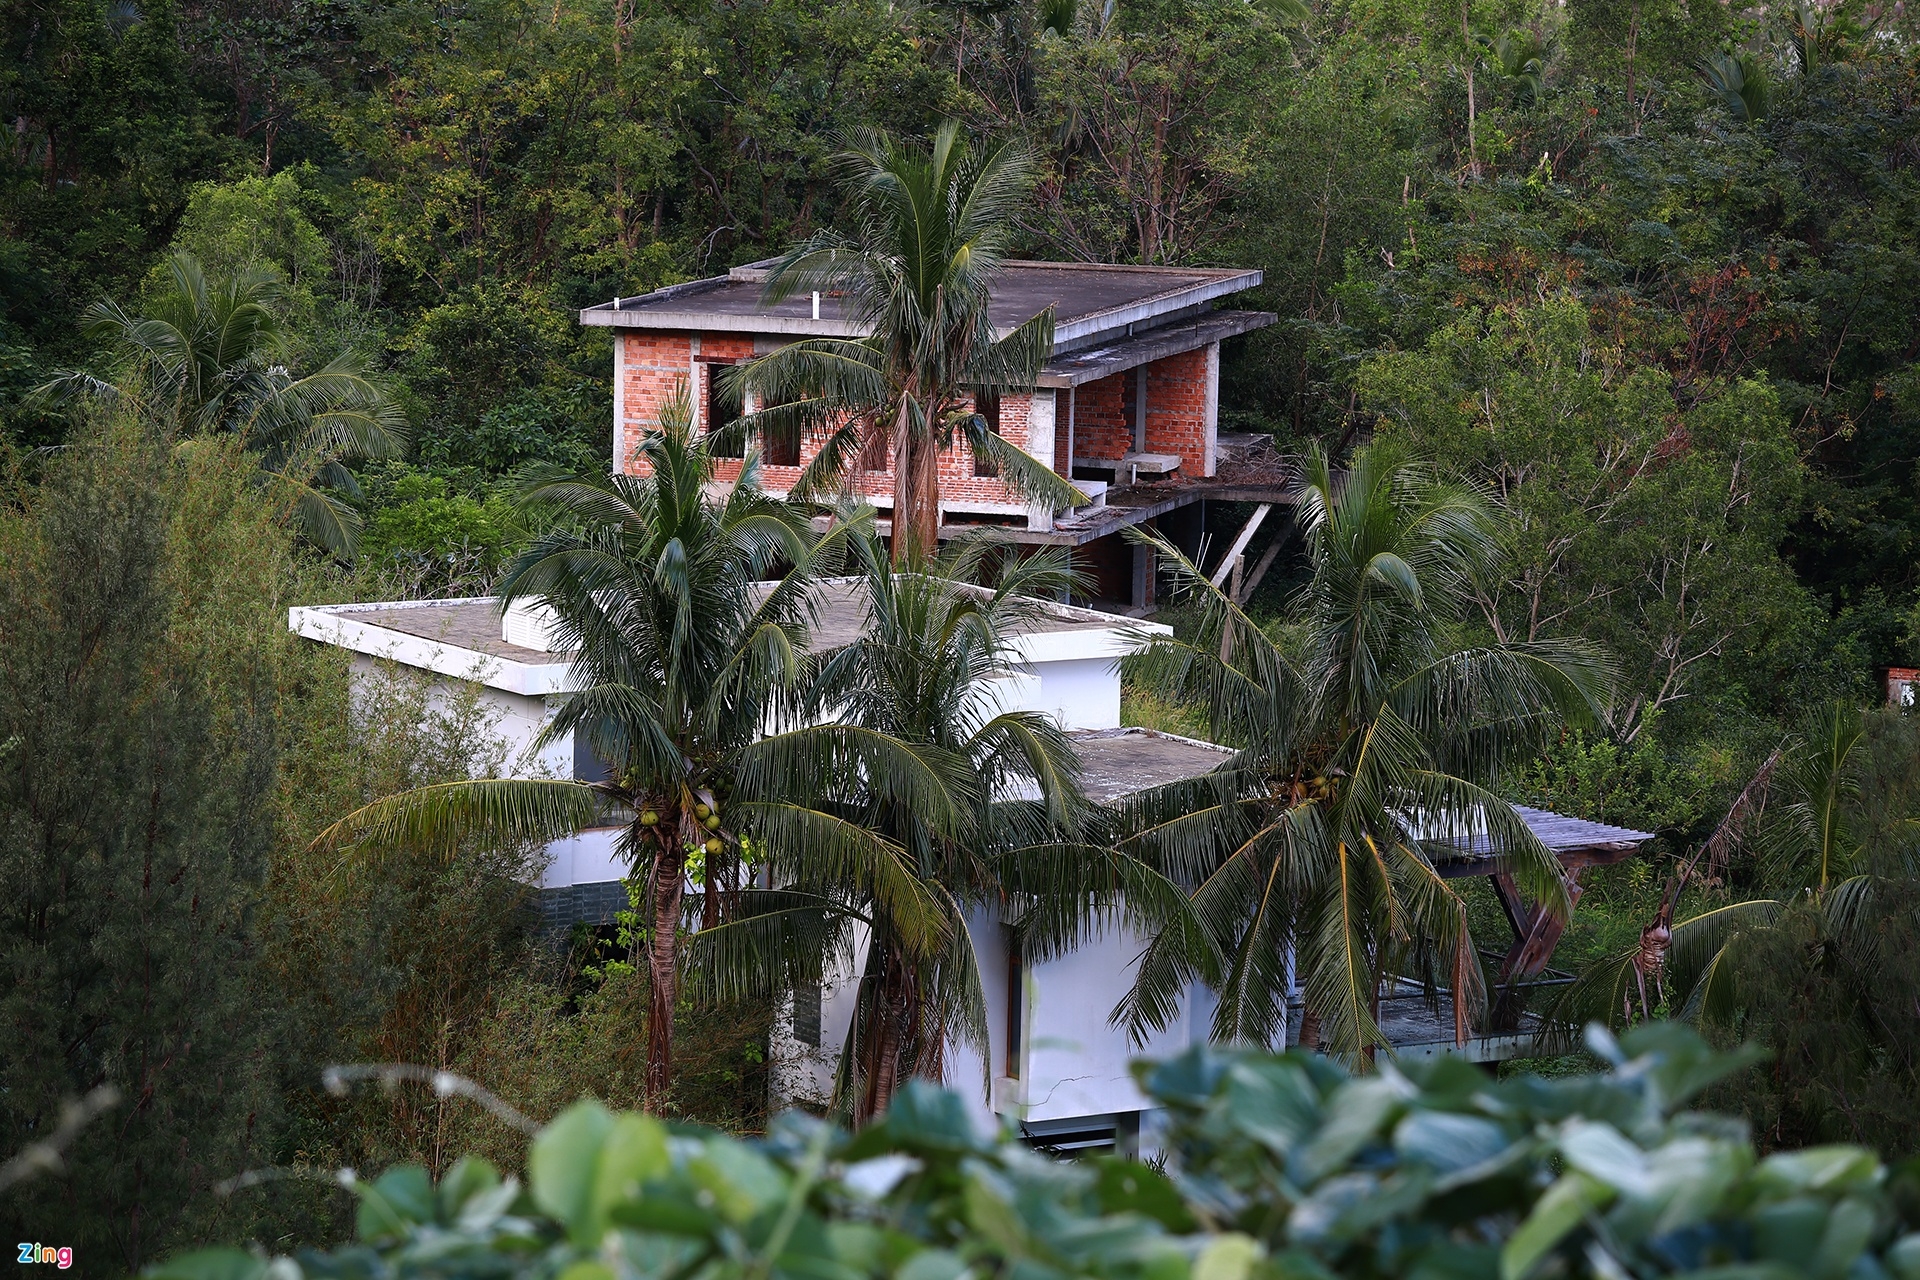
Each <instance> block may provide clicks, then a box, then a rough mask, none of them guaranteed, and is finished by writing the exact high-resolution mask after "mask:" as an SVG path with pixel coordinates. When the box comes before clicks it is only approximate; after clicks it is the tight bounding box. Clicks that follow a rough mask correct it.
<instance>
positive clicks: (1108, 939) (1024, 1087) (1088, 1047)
mask: <svg viewBox="0 0 1920 1280" xmlns="http://www.w3.org/2000/svg"><path fill="white" fill-rule="evenodd" d="M1145 945H1146V940H1145V939H1144V938H1142V937H1141V936H1139V935H1138V934H1135V933H1133V932H1132V931H1131V930H1125V929H1120V928H1117V927H1116V928H1115V929H1113V930H1111V931H1109V932H1108V933H1107V934H1106V935H1105V936H1104V937H1100V938H1097V939H1094V940H1093V941H1091V942H1089V943H1087V945H1085V946H1083V947H1081V948H1079V949H1078V950H1077V951H1074V952H1072V953H1071V954H1069V955H1065V956H1062V957H1060V958H1059V959H1058V960H1049V961H1047V962H1046V963H1044V964H1037V965H1035V966H1033V968H1032V970H1031V971H1030V973H1029V976H1028V981H1027V984H1026V991H1027V1001H1028V1006H1029V1007H1028V1010H1027V1018H1026V1022H1027V1051H1026V1054H1025V1055H1024V1057H1025V1062H1024V1064H1023V1070H1022V1073H1021V1080H1020V1087H1019V1089H1018V1090H1017V1092H1016V1093H1015V1095H1014V1096H1012V1097H1009V1098H1008V1099H1006V1102H1008V1103H1015V1104H1017V1109H1018V1111H1019V1113H1020V1115H1021V1118H1023V1119H1029V1120H1056V1119H1063V1118H1066V1117H1069V1116H1089V1115H1105V1114H1109V1113H1112V1112H1119V1111H1140V1110H1143V1109H1145V1108H1146V1107H1147V1105H1148V1102H1147V1098H1146V1096H1145V1095H1144V1094H1142V1093H1141V1092H1140V1090H1139V1089H1138V1088H1137V1087H1135V1085H1134V1083H1133V1077H1132V1075H1131V1074H1130V1073H1129V1071H1128V1067H1129V1064H1131V1063H1132V1062H1133V1060H1134V1059H1135V1058H1139V1057H1149V1058H1152V1057H1168V1056H1171V1055H1173V1054H1176V1053H1179V1052H1180V1051H1181V1050H1183V1049H1185V1048H1187V1047H1188V1045H1190V1044H1192V1043H1193V1042H1194V1031H1195V1028H1194V1026H1193V1025H1192V1020H1191V1018H1190V1016H1189V1015H1190V1013H1191V1005H1192V1001H1191V999H1190V998H1189V999H1188V1000H1185V1001H1183V1002H1182V1003H1183V1005H1184V1006H1187V1007H1186V1008H1183V1011H1182V1014H1181V1016H1180V1017H1179V1018H1178V1019H1177V1020H1176V1021H1175V1022H1174V1024H1173V1025H1172V1026H1171V1027H1169V1028H1168V1029H1167V1030H1166V1031H1164V1032H1162V1033H1161V1034H1159V1035H1157V1036H1155V1037H1153V1038H1152V1039H1151V1040H1150V1041H1148V1043H1147V1044H1145V1045H1144V1046H1141V1047H1140V1048H1134V1047H1133V1046H1132V1045H1130V1044H1129V1043H1128V1042H1127V1033H1126V1031H1125V1029H1124V1028H1121V1027H1114V1026H1109V1025H1108V1023H1107V1017H1108V1015H1109V1014H1111V1013H1112V1012H1113V1008H1114V1006H1115V1005H1116V1004H1118V1003H1119V1001H1120V998H1121V997H1122V996H1124V995H1125V994H1126V992H1127V989H1128V988H1129V987H1131V986H1132V985H1133V978H1134V974H1135V972H1136V971H1137V969H1138V967H1139V963H1140V951H1141V949H1142V948H1143V947H1144V946H1145ZM1198 1030H1199V1034H1200V1038H1201V1039H1205V1034H1206V1028H1205V1026H1204V1024H1203V1025H1202V1026H1200V1027H1199V1028H1198ZM1003 1109H1007V1110H1013V1109H1015V1108H1011V1107H1005V1106H1004V1104H1003Z"/></svg>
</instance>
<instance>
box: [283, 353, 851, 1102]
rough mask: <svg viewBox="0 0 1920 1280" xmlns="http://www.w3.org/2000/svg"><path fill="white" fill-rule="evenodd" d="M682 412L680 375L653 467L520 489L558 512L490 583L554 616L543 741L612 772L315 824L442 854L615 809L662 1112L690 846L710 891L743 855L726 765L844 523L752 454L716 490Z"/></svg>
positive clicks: (414, 802) (432, 799) (370, 810)
mask: <svg viewBox="0 0 1920 1280" xmlns="http://www.w3.org/2000/svg"><path fill="white" fill-rule="evenodd" d="M691 421H692V414H691V410H690V407H689V404H688V399H687V396H686V393H685V389H684V387H683V388H682V389H681V391H680V392H679V394H678V395H676V396H675V397H674V398H673V399H671V400H670V401H669V403H668V405H667V407H666V408H665V410H664V411H663V413H662V416H661V422H660V429H659V430H658V431H657V432H655V433H653V434H650V435H649V436H648V437H647V438H646V439H645V440H644V441H643V442H642V443H641V446H640V456H641V457H642V458H643V459H644V460H645V462H646V464H647V465H646V467H645V471H646V474H645V475H615V476H595V477H591V478H557V479H547V480H544V481H542V482H540V483H538V484H537V485H536V486H535V487H533V488H532V489H531V490H530V492H529V493H528V494H527V495H526V499H525V500H526V501H527V502H528V503H530V504H533V505H535V506H537V507H542V508H545V509H546V510H547V511H548V512H549V513H550V514H552V515H554V516H556V517H557V519H556V520H555V521H554V529H553V531H552V532H549V533H547V534H544V535H542V536H541V537H540V538H538V539H536V540H535V541H534V542H533V544H532V545H531V546H529V547H528V548H527V550H526V551H524V552H522V553H521V554H520V556H519V557H518V558H517V559H516V560H515V561H514V562H513V564H512V565H511V566H510V567H509V569H508V572H507V574H506V577H505V579H504V581H503V583H502V588H501V595H502V598H503V602H511V601H513V600H516V599H531V600H533V601H536V602H538V603H539V604H540V605H542V606H544V607H545V608H546V609H547V610H549V611H550V616H551V618H552V629H553V632H554V634H555V636H556V637H557V639H556V641H555V646H556V648H558V649H561V650H565V651H567V652H570V653H571V654H572V671H573V682H574V684H575V686H576V689H577V692H575V693H574V694H573V695H572V697H570V698H569V699H568V701H567V702H566V704H565V705H564V706H563V707H562V708H561V710H560V711H559V713H558V714H557V715H555V716H554V718H553V720H552V722H551V723H550V724H549V725H548V726H547V727H546V728H545V729H544V730H543V732H542V735H541V738H540V739H539V742H540V743H546V742H552V741H557V740H563V739H565V738H567V737H570V736H573V735H576V734H578V735H579V737H580V738H584V739H585V741H587V742H588V743H590V744H591V745H592V749H593V751H594V752H595V754H596V755H597V756H598V757H599V758H600V759H601V760H603V761H606V762H607V763H608V764H609V765H610V772H611V775H612V776H611V777H609V778H608V779H607V780H605V781H600V782H591V783H589V782H579V781H569V780H547V779H489V780H478V781H471V782H456V783H449V784H444V785H440V786H430V787H423V788H420V789H418V790H415V791H409V792H406V793H403V794H401V795H397V796H391V797H388V798H386V799H383V800H379V801H376V802H375V803H373V804H371V805H369V806H367V807H366V808H363V809H361V810H359V811H358V812H356V813H353V814H350V815H348V816H347V817H345V818H343V819H341V820H340V821H339V822H338V823H336V824H334V825H333V826H332V827H330V828H329V829H328V830H327V831H326V832H324V833H323V834H322V835H321V837H320V842H321V843H324V844H329V845H349V844H352V845H359V846H373V847H378V846H382V845H392V844H396V843H402V842H406V843H412V844H416V845H425V846H426V847H427V848H429V849H432V850H437V851H439V852H442V853H444V854H449V855H450V854H452V853H454V852H456V851H457V850H458V848H459V847H460V846H461V844H463V843H465V842H470V841H475V840H493V841H500V840H523V841H530V842H532V841H550V840H554V839H558V838H561V837H564V836H566V835H570V834H573V833H575V832H577V831H579V830H581V829H583V828H586V827H590V826H599V825H611V824H614V823H617V824H618V825H619V826H620V828H621V832H620V841H621V848H622V850H623V851H624V852H625V854H626V856H627V857H628V858H629V859H630V861H631V862H632V864H633V866H634V867H635V869H636V872H637V873H640V874H643V875H644V876H645V879H646V892H647V901H648V912H647V930H646V932H647V944H646V945H647V969H648V974H649V977H650V980H651V983H652V989H651V996H650V999H651V1003H650V1006H649V1011H648V1026H647V1098H648V1103H649V1106H652V1107H654V1108H656V1109H657V1108H658V1107H660V1106H661V1105H662V1104H663V1103H664V1101H665V1098H666V1094H667V1090H668V1088H669V1086H670V1083H671V1079H672V1067H673V1014H674V1008H675V1003H676V999H677V995H678V990H679V977H680V956H679V946H680V929H681V924H682V907H683V901H682V896H683V893H684V889H685V886H686V880H687V862H688V857H689V855H690V854H694V853H699V854H701V855H702V856H703V857H704V860H705V864H706V869H707V874H706V877H705V878H706V881H707V886H708V894H709V900H710V902H712V903H716V904H717V903H718V901H719V895H720V893H721V890H722V887H723V885H724V884H725V882H726V880H727V876H728V873H727V866H728V864H729V862H731V861H732V859H733V855H734V853H735V852H736V851H737V849H738V839H739V833H738V830H737V827H735V826H732V825H729V823H728V819H729V818H730V817H731V814H732V806H731V805H730V804H729V803H728V801H729V799H730V795H729V793H730V791H731V789H732V786H733V780H734V776H735V771H736V770H737V769H738V768H739V766H740V762H741V760H742V753H743V752H744V751H745V750H746V749H747V747H748V746H749V744H751V743H752V742H753V741H754V740H755V739H756V738H757V737H758V736H759V735H760V733H761V732H762V730H763V728H764V727H765V726H766V724H767V723H768V720H769V717H770V716H771V715H772V714H773V713H774V710H775V708H776V704H777V699H778V698H779V696H780V693H781V691H782V690H783V689H791V687H792V686H793V685H794V683H795V681H796V680H797V679H798V677H799V676H800V675H801V674H802V671H803V664H802V655H803V654H804V653H805V651H806V648H807V645H808V618H809V612H808V610H809V603H808V601H809V596H808V591H809V587H810V583H811V582H812V579H813V576H814V574H815V571H816V568H817V567H818V566H819V565H820V564H821V562H822V561H821V557H822V556H823V555H827V554H830V553H831V551H832V549H833V548H834V547H837V546H838V545H839V543H840V539H841V536H842V533H843V532H844V526H843V527H842V529H841V530H840V531H835V532H831V533H829V535H828V536H827V537H826V538H823V539H822V540H820V541H819V542H810V540H809V537H808V536H807V532H806V525H805V522H804V520H803V518H802V517H801V516H800V515H799V514H798V513H796V512H795V511H794V510H792V509H791V508H789V507H787V506H786V505H785V504H784V503H780V502H777V501H774V500H773V499H770V498H768V497H767V496H766V495H764V494H763V493H761V492H760V490H759V488H758V487H757V483H756V481H757V475H758V469H759V461H758V458H757V456H755V455H749V456H748V458H747V460H746V463H745V466H744V469H743V471H742V473H741V476H740V479H739V481H738V482H737V483H736V484H735V485H733V486H732V488H731V489H729V490H728V491H727V492H726V493H724V494H723V495H719V496H715V495H714V494H713V493H712V492H711V490H710V484H711V481H712V479H713V470H714V468H713V458H712V456H711V454H710V452H709V443H708V440H707V439H706V438H696V436H695V434H694V432H693V429H692V426H691ZM776 573H779V574H780V576H778V577H773V576H772V575H774V574H776ZM758 781H759V787H760V793H761V794H762V795H763V796H764V795H778V794H779V793H780V791H781V788H782V786H784V785H786V784H787V783H788V782H791V781H793V780H792V779H784V780H783V779H782V778H781V777H778V776H774V777H768V776H765V770H764V769H762V770H761V774H760V775H758ZM713 914H715V913H710V915H713Z"/></svg>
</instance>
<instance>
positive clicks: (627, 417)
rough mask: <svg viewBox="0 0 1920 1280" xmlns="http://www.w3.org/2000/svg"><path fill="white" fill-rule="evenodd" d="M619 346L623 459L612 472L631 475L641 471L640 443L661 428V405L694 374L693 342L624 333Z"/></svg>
mask: <svg viewBox="0 0 1920 1280" xmlns="http://www.w3.org/2000/svg"><path fill="white" fill-rule="evenodd" d="M620 344H621V347H620V380H621V385H620V386H619V387H618V388H616V389H615V394H616V395H617V396H618V397H619V398H620V406H621V408H622V410H623V414H622V417H621V419H620V420H619V421H620V426H621V428H622V429H621V430H620V431H618V432H616V433H615V439H616V440H617V441H618V442H619V443H618V444H616V446H615V447H616V450H617V451H619V452H621V453H622V454H624V456H622V457H616V458H615V459H614V460H613V469H614V471H615V472H616V473H620V474H627V475H631V474H634V473H636V472H637V471H638V470H639V466H638V460H637V459H636V458H635V456H634V455H635V452H636V451H637V449H638V446H639V444H640V440H641V439H642V437H644V436H645V435H646V434H647V432H649V431H651V430H653V429H654V427H656V426H657V425H659V422H660V406H661V405H663V404H665V403H666V401H667V397H669V396H671V395H672V394H673V390H674V388H675V387H677V386H679V385H680V384H681V383H684V382H686V381H687V379H688V377H689V375H690V374H691V373H692V371H693V368H692V360H693V354H692V353H693V343H692V341H691V336H690V335H688V334H684V333H623V334H621V335H620ZM695 394H696V395H697V394H698V391H697V389H696V390H695Z"/></svg>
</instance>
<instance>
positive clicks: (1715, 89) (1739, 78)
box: [1694, 50, 1773, 124]
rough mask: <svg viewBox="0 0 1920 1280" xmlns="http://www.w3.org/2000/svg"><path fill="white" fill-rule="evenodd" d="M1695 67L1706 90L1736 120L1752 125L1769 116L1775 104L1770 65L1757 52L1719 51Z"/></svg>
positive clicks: (1707, 56)
mask: <svg viewBox="0 0 1920 1280" xmlns="http://www.w3.org/2000/svg"><path fill="white" fill-rule="evenodd" d="M1694 68H1695V70H1697V71H1698V72H1699V73H1700V81H1701V83H1702V84H1704V85H1706V87H1707V93H1708V94H1709V95H1710V96H1712V97H1713V98H1714V99H1715V100H1716V101H1718V102H1719V103H1720V104H1721V105H1722V106H1724V107H1725V108H1726V109H1727V111H1728V113H1729V114H1730V115H1732V116H1733V118H1734V119H1735V120H1742V121H1745V122H1746V123H1748V124H1753V123H1755V122H1756V121H1759V120H1764V119H1766V116H1767V112H1768V111H1769V110H1770V109H1771V108H1772V105H1773V86H1772V84H1771V83H1770V82H1769V80H1768V78H1767V64H1766V63H1765V62H1764V61H1762V60H1761V59H1760V57H1759V56H1758V55H1756V54H1751V53H1728V52H1726V51H1725V50H1716V51H1715V52H1713V53H1709V54H1707V55H1706V56H1705V57H1703V58H1701V59H1700V60H1699V61H1698V62H1696V63H1694Z"/></svg>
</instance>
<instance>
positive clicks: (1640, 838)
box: [1513, 804, 1653, 853]
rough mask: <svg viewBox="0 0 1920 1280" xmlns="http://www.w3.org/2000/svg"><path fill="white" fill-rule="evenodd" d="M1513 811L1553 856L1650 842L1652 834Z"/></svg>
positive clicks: (1543, 813)
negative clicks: (1581, 850)
mask: <svg viewBox="0 0 1920 1280" xmlns="http://www.w3.org/2000/svg"><path fill="white" fill-rule="evenodd" d="M1513 811H1514V812H1515V813H1517V814H1519V815H1520V817H1521V819H1522V820H1523V821H1524V822H1525V823H1526V824H1527V828H1528V830H1530V831H1532V832H1533V834H1534V835H1536V836H1538V837H1540V843H1541V844H1544V845H1545V846H1547V848H1549V849H1551V850H1553V851H1554V852H1555V853H1565V852H1567V851H1568V850H1571V849H1594V848H1601V847H1605V846H1608V845H1621V844H1640V843H1642V842H1644V841H1647V840H1651V839H1653V832H1651V831H1635V830H1634V829H1633V828H1631V827H1614V826H1609V825H1608V824H1606V823H1604V822H1589V821H1587V820H1586V819H1585V818H1569V817H1567V816H1566V815H1565V814H1563V813H1554V812H1553V811H1552V810H1549V809H1529V808H1528V807H1527V806H1525V805H1523V804H1517V805H1515V806H1513Z"/></svg>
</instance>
